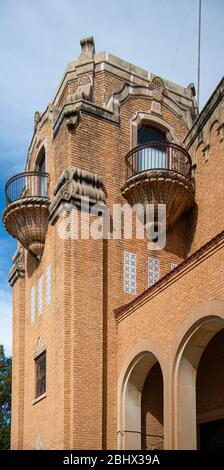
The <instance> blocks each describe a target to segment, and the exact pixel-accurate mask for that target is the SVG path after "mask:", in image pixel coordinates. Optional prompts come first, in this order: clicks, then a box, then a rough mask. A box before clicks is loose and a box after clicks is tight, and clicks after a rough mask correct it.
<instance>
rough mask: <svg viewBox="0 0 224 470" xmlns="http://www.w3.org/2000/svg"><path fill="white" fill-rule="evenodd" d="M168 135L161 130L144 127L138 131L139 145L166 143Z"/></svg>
mask: <svg viewBox="0 0 224 470" xmlns="http://www.w3.org/2000/svg"><path fill="white" fill-rule="evenodd" d="M165 141H166V134H165V132H163V131H161V130H160V129H156V128H155V127H151V126H147V125H144V124H143V125H142V126H141V127H140V128H139V129H138V145H141V144H146V143H148V142H165Z"/></svg>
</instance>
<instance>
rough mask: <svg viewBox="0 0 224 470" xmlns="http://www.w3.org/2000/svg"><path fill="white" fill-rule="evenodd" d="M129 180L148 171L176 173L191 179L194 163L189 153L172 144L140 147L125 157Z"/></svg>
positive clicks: (154, 143)
mask: <svg viewBox="0 0 224 470" xmlns="http://www.w3.org/2000/svg"><path fill="white" fill-rule="evenodd" d="M125 161H126V167H127V179H128V178H131V177H132V176H134V175H136V174H137V173H141V172H142V171H146V170H167V171H174V172H176V173H179V174H181V175H183V176H185V177H186V178H187V179H191V170H192V163H191V157H190V155H189V154H188V152H187V151H186V150H185V149H184V148H183V147H180V146H179V145H177V144H174V143H172V142H148V143H146V144H142V145H138V147H135V148H133V149H132V150H130V152H128V154H127V155H126V157H125Z"/></svg>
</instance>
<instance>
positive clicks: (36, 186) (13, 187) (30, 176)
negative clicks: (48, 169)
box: [5, 171, 49, 206]
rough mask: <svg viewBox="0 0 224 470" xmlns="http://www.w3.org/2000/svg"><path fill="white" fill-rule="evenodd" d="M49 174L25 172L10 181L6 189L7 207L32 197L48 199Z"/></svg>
mask: <svg viewBox="0 0 224 470" xmlns="http://www.w3.org/2000/svg"><path fill="white" fill-rule="evenodd" d="M48 182H49V174H48V173H40V172H37V171H25V172H23V173H19V174H18V175H15V176H13V177H12V178H10V179H9V180H8V182H7V183H6V187H5V194H6V205H7V206H8V205H9V204H11V203H12V202H15V201H17V200H19V199H24V198H30V197H41V198H46V199H47V198H48Z"/></svg>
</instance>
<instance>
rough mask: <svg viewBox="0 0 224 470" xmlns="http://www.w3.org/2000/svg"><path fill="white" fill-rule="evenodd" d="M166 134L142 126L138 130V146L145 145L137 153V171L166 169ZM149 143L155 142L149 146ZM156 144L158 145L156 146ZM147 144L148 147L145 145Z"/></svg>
mask: <svg viewBox="0 0 224 470" xmlns="http://www.w3.org/2000/svg"><path fill="white" fill-rule="evenodd" d="M165 141H166V134H165V132H162V131H161V130H160V129H156V128H154V127H150V126H146V125H144V124H143V125H142V126H141V127H140V128H139V130H138V145H143V144H144V145H145V146H144V147H143V148H140V150H139V151H138V153H137V171H138V172H141V171H144V170H151V169H160V168H161V169H163V168H165V169H166V168H168V154H167V152H166V148H165V147H164V142H165ZM150 142H156V145H155V144H152V145H151V146H150ZM157 142H158V144H157ZM146 144H148V145H146Z"/></svg>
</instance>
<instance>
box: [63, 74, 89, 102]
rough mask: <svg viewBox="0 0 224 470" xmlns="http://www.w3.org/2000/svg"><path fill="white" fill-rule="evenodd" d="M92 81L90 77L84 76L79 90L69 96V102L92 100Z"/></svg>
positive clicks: (81, 78)
mask: <svg viewBox="0 0 224 470" xmlns="http://www.w3.org/2000/svg"><path fill="white" fill-rule="evenodd" d="M92 88H93V86H92V79H91V77H90V76H89V75H82V76H81V77H80V78H79V82H78V88H77V90H76V91H75V92H74V93H72V94H70V95H69V96H68V101H77V100H86V101H91V100H92Z"/></svg>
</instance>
